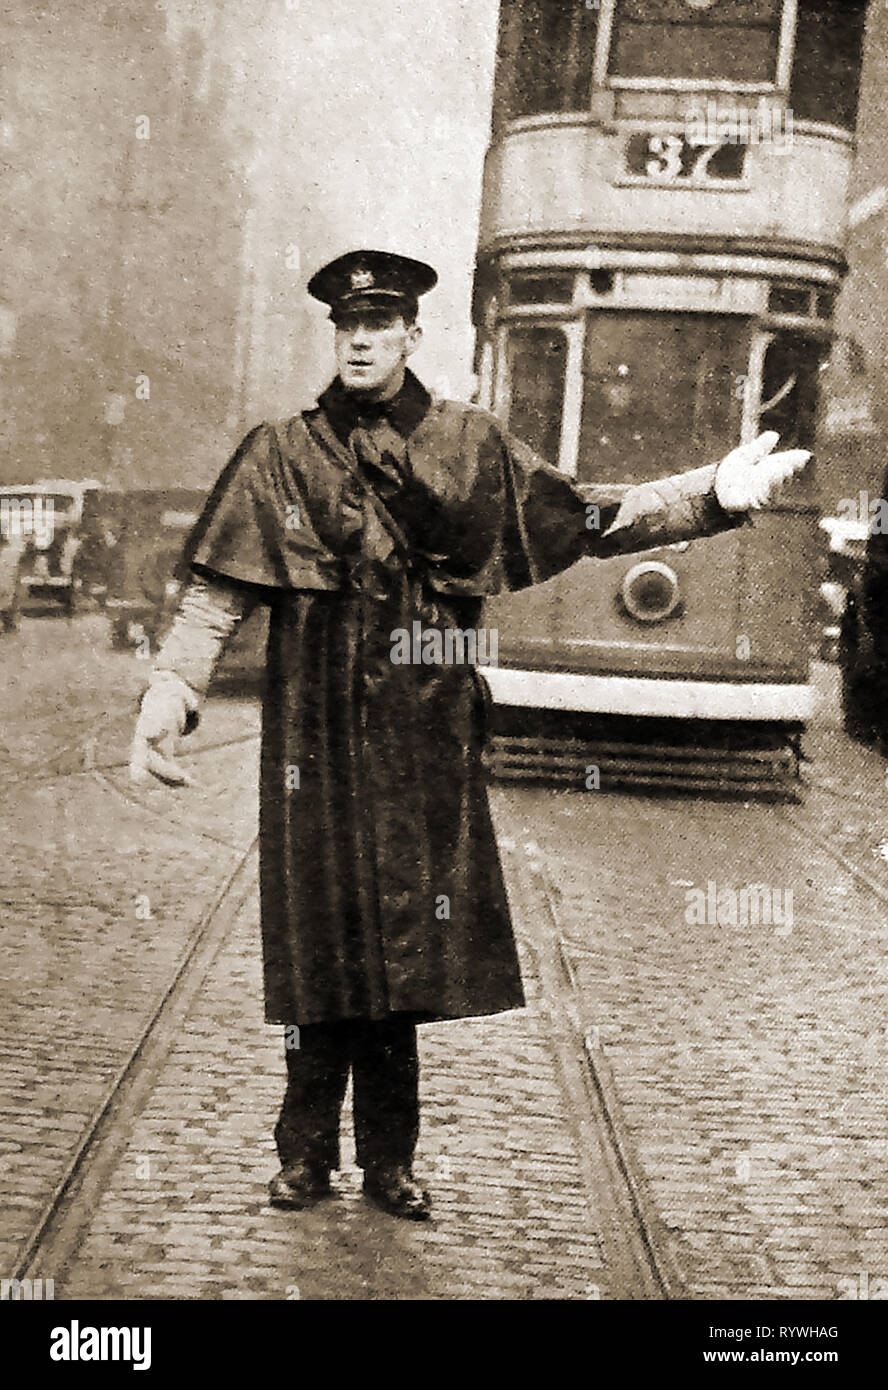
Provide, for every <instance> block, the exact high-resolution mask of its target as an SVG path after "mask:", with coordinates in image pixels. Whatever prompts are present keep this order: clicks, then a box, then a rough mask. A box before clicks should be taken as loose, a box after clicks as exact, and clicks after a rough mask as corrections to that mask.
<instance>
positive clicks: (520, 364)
mask: <svg viewBox="0 0 888 1390" xmlns="http://www.w3.org/2000/svg"><path fill="white" fill-rule="evenodd" d="M509 359H510V364H511V386H512V390H511V396H512V404H511V408H510V411H509V429H510V430H511V432H512V434H514V435H517V437H518V438H519V439H523V440H524V442H525V444H529V445H530V447H531V448H532V449H535V450H536V452H537V453H538V454H539V455H540V456H541V458H544V459H545V460H546V462H547V463H551V464H552V466H553V467H557V465H558V454H559V449H560V446H561V413H562V409H563V406H564V383H565V373H566V368H567V339H566V338H565V336H564V333H563V332H562V331H561V329H560V328H549V327H542V326H540V325H530V324H521V325H516V326H515V327H514V328H513V329H512V330H511V332H510V334H509Z"/></svg>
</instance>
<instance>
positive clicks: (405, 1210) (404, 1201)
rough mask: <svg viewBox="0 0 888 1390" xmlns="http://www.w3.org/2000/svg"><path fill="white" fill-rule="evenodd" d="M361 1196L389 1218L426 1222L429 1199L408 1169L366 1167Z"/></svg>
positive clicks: (430, 1206)
mask: <svg viewBox="0 0 888 1390" xmlns="http://www.w3.org/2000/svg"><path fill="white" fill-rule="evenodd" d="M364 1196H365V1197H367V1198H369V1200H370V1201H371V1202H374V1203H375V1204H376V1206H378V1207H381V1208H382V1210H383V1211H387V1212H389V1213H390V1214H391V1215H392V1216H403V1217H404V1218H405V1219H406V1220H407V1221H428V1219H429V1217H430V1216H431V1214H432V1199H431V1197H430V1196H429V1194H428V1192H427V1191H426V1190H425V1188H424V1187H422V1186H421V1185H420V1184H419V1183H418V1182H417V1181H416V1179H415V1178H414V1176H413V1174H412V1173H411V1171H410V1169H409V1168H407V1167H401V1166H399V1165H397V1164H389V1165H386V1166H385V1167H378V1168H368V1169H366V1171H365V1173H364Z"/></svg>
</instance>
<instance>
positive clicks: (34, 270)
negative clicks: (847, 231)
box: [0, 0, 888, 491]
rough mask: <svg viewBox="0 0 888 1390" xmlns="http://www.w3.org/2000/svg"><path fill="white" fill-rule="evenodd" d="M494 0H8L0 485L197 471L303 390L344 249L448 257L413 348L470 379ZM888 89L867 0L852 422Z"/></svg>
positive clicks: (284, 409)
mask: <svg viewBox="0 0 888 1390" xmlns="http://www.w3.org/2000/svg"><path fill="white" fill-rule="evenodd" d="M497 8H498V7H497V3H496V0H473V2H472V3H464V0H440V3H438V4H435V5H424V4H422V5H421V4H417V3H414V4H399V3H397V0H366V3H362V4H360V5H356V4H354V3H352V2H351V0H229V3H227V4H225V5H224V6H221V5H220V6H213V5H207V4H198V3H196V0H158V3H140V4H138V5H135V6H121V5H117V4H113V5H111V4H104V3H100V4H95V3H91V2H90V0H55V3H54V4H51V5H36V6H35V5H32V4H29V3H25V0H14V3H13V4H12V5H10V6H7V7H6V9H5V12H4V20H3V28H4V47H5V49H6V55H5V58H4V64H3V67H4V72H5V77H6V85H5V91H4V95H3V106H2V112H0V116H2V124H0V160H2V167H3V175H4V187H5V190H6V195H5V198H4V202H5V205H6V219H7V230H6V238H5V253H6V255H5V274H4V276H3V283H2V288H0V372H2V387H3V413H2V425H0V429H2V448H0V482H5V483H21V482H28V481H32V480H34V479H38V478H42V477H69V478H75V479H79V478H83V477H93V478H96V479H98V480H99V481H101V482H103V483H106V484H108V485H110V486H112V487H117V488H120V487H127V486H135V487H138V486H142V487H144V486H157V487H166V486H172V485H175V484H178V485H182V484H185V483H187V484H189V485H191V486H195V487H204V486H207V485H208V484H209V483H210V482H211V481H212V480H213V478H214V477H215V475H216V473H217V472H218V469H219V467H220V466H221V462H222V461H223V460H224V458H225V456H226V455H227V453H228V452H229V451H230V447H231V445H232V443H233V442H234V441H235V440H236V438H238V437H240V435H241V434H242V433H243V432H244V430H245V429H246V428H248V427H249V425H250V424H251V423H253V422H255V420H256V419H258V418H262V417H263V416H265V415H269V414H270V415H274V414H283V413H291V412H292V411H294V410H296V409H298V408H300V407H301V406H302V405H304V404H306V403H307V402H308V401H309V400H310V398H311V397H312V396H313V394H314V392H315V391H316V390H317V389H318V387H319V386H320V385H321V384H322V383H323V382H324V380H325V379H326V378H327V377H328V376H329V373H330V367H331V357H330V349H329V332H328V327H327V324H326V320H325V316H324V313H325V311H324V308H323V306H320V305H316V304H314V303H313V302H312V301H310V300H308V299H307V297H306V295H305V284H306V281H307V279H308V277H309V275H310V274H311V272H312V271H313V270H314V269H315V268H317V266H318V265H319V264H321V263H322V262H323V261H325V260H326V259H329V258H330V257H332V256H334V255H337V254H338V253H340V252H341V251H344V250H346V249H349V248H351V247H353V246H356V245H369V246H379V247H382V248H397V249H399V250H402V251H404V252H406V253H408V254H414V255H418V256H421V257H423V258H426V259H429V260H431V261H432V262H433V263H434V264H435V265H436V266H437V267H438V268H439V270H440V273H441V279H440V286H439V288H438V290H437V291H436V293H435V294H434V295H433V296H432V297H431V298H430V299H429V300H428V301H427V305H426V306H424V322H425V326H426V329H427V340H426V344H425V345H424V347H423V348H422V350H421V354H420V356H419V358H418V359H417V364H418V370H419V371H420V373H421V374H422V375H423V376H424V377H425V378H426V380H427V381H428V382H429V383H430V384H431V385H432V386H433V387H436V388H437V389H439V390H442V391H444V392H445V393H449V394H453V395H456V396H467V395H469V394H470V393H471V390H472V384H473V383H472V377H471V349H472V343H471V326H470V318H469V304H470V294H471V277H472V270H473V264H474V251H475V241H476V233H477V222H478V208H479V200H480V188H481V171H482V163H483V157H484V150H485V146H486V143H487V140H488V135H489V116H490V101H491V89H492V81H493V60H494V51H495V43H496V23H497ZM886 92H888V10H886V7H884V6H874V7H873V9H872V12H871V18H870V23H869V32H868V40H867V56H866V62H865V67H864V79H863V94H862V106H861V120H860V128H859V160H858V165H857V171H856V174H855V185H854V190H853V191H854V196H855V198H856V199H857V200H860V199H861V198H863V199H865V201H863V202H860V201H858V209H859V210H858V211H857V212H856V213H854V212H852V217H853V218H854V219H855V220H856V225H855V226H854V227H853V231H852V237H851V241H850V249H849V254H850V259H851V264H852V274H851V277H850V279H849V281H848V283H847V285H846V288H845V291H844V293H843V296H842V301H841V307H840V311H839V325H840V327H841V328H842V329H843V330H844V331H845V332H846V333H848V332H850V333H853V334H854V335H855V336H857V337H858V338H859V339H860V341H861V343H862V344H863V346H864V349H865V352H866V359H867V368H868V378H867V380H866V382H865V383H864V382H862V381H861V380H860V378H859V376H858V378H857V379H855V380H853V381H852V380H847V381H844V382H843V383H840V384H839V386H838V387H837V388H834V398H833V400H832V401H831V402H830V406H829V408H830V411H831V417H830V416H828V418H831V419H832V423H833V426H834V427H835V428H836V429H837V430H839V431H840V432H842V433H845V432H846V431H847V429H848V428H849V427H850V428H851V430H852V431H855V430H856V431H857V432H858V433H865V432H866V431H867V430H870V431H871V430H872V424H871V423H870V418H871V411H872V410H874V411H875V419H876V420H877V421H878V422H879V424H881V415H882V411H883V409H884V401H883V399H882V397H883V395H884V392H883V390H882V380H883V377H884V365H885V361H886V354H888V346H886V328H885V322H884V313H883V304H884V291H885V288H886V266H885V259H886V217H888V212H886V209H885V208H884V207H883V206H882V194H881V192H880V190H881V188H882V181H883V180H888V168H886V165H888V157H886V154H885V136H886V131H888V120H886V106H888V95H886ZM858 219H859V220H858ZM145 377H147V383H146V382H145V380H144V378H145ZM137 381H139V382H141V387H140V388H139V387H137ZM137 391H138V394H137ZM873 394H875V400H874V401H873V400H872V399H871V398H872V396H873ZM872 481H873V483H874V484H875V483H876V482H877V480H876V479H873V480H872ZM861 485H863V484H861ZM831 490H832V491H835V488H833V489H831ZM840 490H841V488H840ZM873 490H877V487H874V489H873Z"/></svg>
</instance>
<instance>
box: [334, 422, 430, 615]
mask: <svg viewBox="0 0 888 1390" xmlns="http://www.w3.org/2000/svg"><path fill="white" fill-rule="evenodd" d="M349 450H350V453H351V455H352V457H353V458H354V460H355V463H356V471H357V473H358V475H359V477H360V480H361V482H362V484H363V487H364V491H365V506H364V508H363V513H364V526H363V530H362V533H361V548H360V554H359V556H358V557H357V559H356V561H355V562H354V564H353V565H352V568H351V571H350V578H351V582H352V583H353V584H354V586H355V587H356V588H358V589H360V590H361V591H362V592H363V593H366V594H367V595H368V596H369V597H370V598H375V599H378V600H383V599H389V598H391V597H393V595H394V594H395V593H397V592H398V591H399V590H400V596H401V600H402V603H403V604H405V605H406V608H407V610H408V612H409V613H410V614H411V616H412V617H414V618H416V619H418V620H419V621H420V622H423V623H429V624H433V625H434V624H436V623H438V622H440V611H439V608H438V605H437V603H436V601H435V597H434V593H433V591H432V589H431V585H430V582H429V566H430V565H432V564H435V563H438V562H440V561H441V560H443V559H444V558H445V557H444V556H443V555H440V556H439V555H431V554H429V553H427V552H424V551H423V550H422V549H421V548H420V547H418V546H417V545H416V543H415V541H413V540H412V539H411V538H410V537H409V536H408V535H407V534H405V532H404V531H403V530H402V528H401V526H400V524H399V523H398V522H397V521H396V520H395V518H394V516H393V515H392V514H391V512H390V510H389V502H390V501H391V500H392V499H394V498H396V497H398V496H399V495H400V494H401V493H403V491H404V489H405V487H406V486H408V485H409V483H410V481H411V478H412V469H411V467H410V458H409V454H408V451H407V441H406V440H405V439H404V437H403V435H401V434H399V433H398V431H397V430H396V429H395V428H394V426H393V425H391V424H390V423H389V421H388V420H386V419H385V418H384V417H382V418H380V419H379V420H378V421H375V422H374V423H373V424H372V425H371V426H369V427H362V426H359V427H357V428H356V429H354V430H352V432H351V434H350V435H349Z"/></svg>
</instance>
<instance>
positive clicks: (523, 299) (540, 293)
mask: <svg viewBox="0 0 888 1390" xmlns="http://www.w3.org/2000/svg"><path fill="white" fill-rule="evenodd" d="M573 287H574V277H573V275H530V274H528V275H515V276H514V277H513V278H512V280H511V281H510V282H509V303H510V304H569V303H570V301H571V299H572V298H573Z"/></svg>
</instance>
